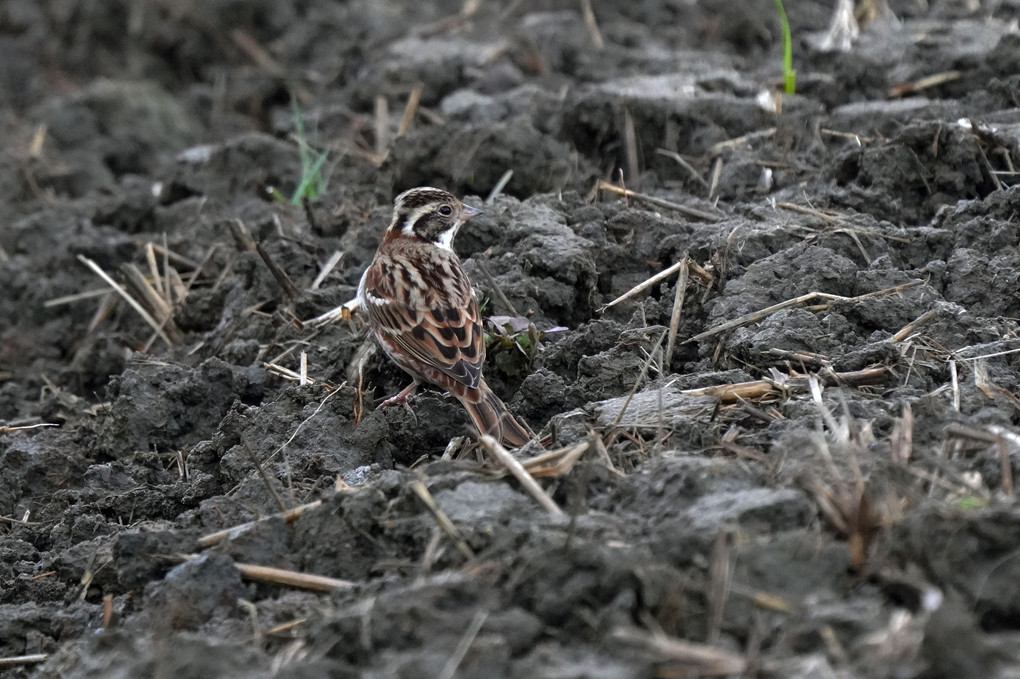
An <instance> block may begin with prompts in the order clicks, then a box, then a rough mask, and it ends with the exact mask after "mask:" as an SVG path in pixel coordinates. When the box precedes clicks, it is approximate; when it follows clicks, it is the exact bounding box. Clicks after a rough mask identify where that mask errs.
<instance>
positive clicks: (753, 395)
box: [680, 366, 892, 403]
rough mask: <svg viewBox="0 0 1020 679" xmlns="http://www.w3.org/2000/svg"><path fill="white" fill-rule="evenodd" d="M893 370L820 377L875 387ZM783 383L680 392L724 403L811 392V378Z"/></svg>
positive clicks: (787, 379)
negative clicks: (780, 394)
mask: <svg viewBox="0 0 1020 679" xmlns="http://www.w3.org/2000/svg"><path fill="white" fill-rule="evenodd" d="M890 375H892V371H891V370H889V368H886V367H884V366H881V367H878V368H867V369H865V370H854V371H852V372H845V373H837V372H833V373H829V374H824V375H820V376H819V377H820V379H821V381H822V383H823V384H824V385H826V386H848V387H863V386H867V385H873V384H884V383H885V382H886V380H887V379H888V378H889V376H890ZM781 377H782V379H781V380H775V379H770V380H755V381H753V382H739V383H737V384H718V385H714V386H711V387H700V388H698V389H685V390H683V391H681V392H680V393H681V394H683V395H685V396H712V397H714V398H717V399H719V400H720V401H722V402H723V403H733V402H735V401H738V400H740V399H748V400H752V399H759V398H762V397H763V396H766V395H767V394H770V393H783V392H806V391H809V390H810V385H809V379H810V378H809V377H801V376H798V377H791V376H787V375H781Z"/></svg>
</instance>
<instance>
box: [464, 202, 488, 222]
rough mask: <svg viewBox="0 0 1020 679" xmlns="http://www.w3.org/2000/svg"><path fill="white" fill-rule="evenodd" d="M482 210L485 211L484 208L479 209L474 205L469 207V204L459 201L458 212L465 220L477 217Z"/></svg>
mask: <svg viewBox="0 0 1020 679" xmlns="http://www.w3.org/2000/svg"><path fill="white" fill-rule="evenodd" d="M483 212H485V210H479V209H478V208H476V207H471V206H470V205H464V204H463V203H461V208H460V213H461V214H462V215H463V216H464V221H465V222H466V221H467V220H469V219H471V218H472V217H477V216H478V215H480V214H482V213H483Z"/></svg>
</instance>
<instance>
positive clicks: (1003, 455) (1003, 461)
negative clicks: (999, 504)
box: [998, 436, 1013, 495]
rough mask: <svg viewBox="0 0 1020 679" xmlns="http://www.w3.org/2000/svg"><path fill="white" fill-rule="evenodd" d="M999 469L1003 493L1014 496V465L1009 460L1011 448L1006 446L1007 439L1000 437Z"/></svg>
mask: <svg viewBox="0 0 1020 679" xmlns="http://www.w3.org/2000/svg"><path fill="white" fill-rule="evenodd" d="M998 444H999V468H1000V472H1001V473H1002V491H1003V492H1004V493H1006V494H1007V495H1012V494H1013V464H1012V462H1011V460H1010V459H1009V448H1008V447H1007V446H1006V439H1004V438H1002V437H1001V436H1000V437H999V441H998Z"/></svg>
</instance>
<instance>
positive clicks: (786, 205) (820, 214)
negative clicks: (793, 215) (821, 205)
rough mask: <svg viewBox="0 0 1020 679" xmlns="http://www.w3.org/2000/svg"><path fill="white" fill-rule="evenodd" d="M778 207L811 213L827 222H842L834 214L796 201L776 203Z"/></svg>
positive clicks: (806, 213) (833, 223) (805, 213)
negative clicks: (798, 203)
mask: <svg viewBox="0 0 1020 679" xmlns="http://www.w3.org/2000/svg"><path fill="white" fill-rule="evenodd" d="M776 207H780V208H783V209H784V210H789V211H790V212H799V213H801V214H804V215H811V216H812V217H817V218H818V219H820V220H822V221H823V222H825V223H826V224H831V225H834V226H835V225H837V224H839V223H840V220H839V219H838V218H837V217H834V216H833V215H830V214H826V213H825V212H822V211H821V210H816V209H815V208H813V207H807V206H805V205H797V204H796V203H776Z"/></svg>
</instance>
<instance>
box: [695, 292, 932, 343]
mask: <svg viewBox="0 0 1020 679" xmlns="http://www.w3.org/2000/svg"><path fill="white" fill-rule="evenodd" d="M922 283H924V281H911V282H910V283H904V284H903V285H897V286H894V287H891V288H886V289H884V290H876V291H875V292H868V293H865V294H863V295H858V296H856V297H844V296H842V295H832V294H829V293H827V292H809V293H807V294H804V295H801V296H800V297H794V298H793V299H788V300H786V301H783V302H780V303H779V304H773V305H772V306H770V307H766V308H764V309H759V310H758V311H753V312H751V313H749V314H745V315H743V316H740V317H739V318H734V319H733V320H731V321H726V322H725V323H722V324H720V325H717V326H716V327H714V328H711V329H709V330H706V331H705V332H702V333H698V334H697V335H695V336H694V337H691V338H690V339H688V340H686V342H700V341H701V340H704V339H707V338H709V337H713V336H715V335H718V334H720V333H723V332H726V331H728V330H733V329H734V328H739V327H740V326H742V325H747V324H749V323H755V322H757V321H760V320H762V319H765V318H767V317H769V316H771V315H772V314H774V313H776V312H779V311H782V310H783V309H789V308H790V307H793V306H797V305H798V304H804V303H805V302H811V301H814V300H816V299H824V300H828V302H827V303H826V304H820V305H816V306H814V307H809V308H810V310H812V311H823V310H825V309H828V308H829V307H830V306H832V303H833V302H859V301H861V300H863V299H867V298H869V297H881V296H882V295H891V294H894V293H897V292H901V291H903V290H907V289H909V288H913V287H915V286H918V285H921V284H922ZM686 342H685V343H686Z"/></svg>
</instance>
